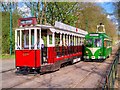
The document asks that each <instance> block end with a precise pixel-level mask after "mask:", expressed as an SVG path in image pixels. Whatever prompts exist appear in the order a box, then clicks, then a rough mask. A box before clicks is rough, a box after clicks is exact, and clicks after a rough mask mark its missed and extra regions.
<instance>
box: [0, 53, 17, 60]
mask: <svg viewBox="0 0 120 90" xmlns="http://www.w3.org/2000/svg"><path fill="white" fill-rule="evenodd" d="M14 58H15V55H14V54H13V55H9V54H2V55H0V59H3V60H4V59H14Z"/></svg>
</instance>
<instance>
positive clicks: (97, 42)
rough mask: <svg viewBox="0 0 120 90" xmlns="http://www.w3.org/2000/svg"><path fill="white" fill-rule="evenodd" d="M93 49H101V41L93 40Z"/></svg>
mask: <svg viewBox="0 0 120 90" xmlns="http://www.w3.org/2000/svg"><path fill="white" fill-rule="evenodd" d="M94 45H95V47H101V46H102V40H101V39H95V40H94Z"/></svg>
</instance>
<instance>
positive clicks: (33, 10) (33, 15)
mask: <svg viewBox="0 0 120 90" xmlns="http://www.w3.org/2000/svg"><path fill="white" fill-rule="evenodd" d="M33 16H34V2H33V0H32V17H33Z"/></svg>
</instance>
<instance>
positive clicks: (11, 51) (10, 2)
mask: <svg viewBox="0 0 120 90" xmlns="http://www.w3.org/2000/svg"><path fill="white" fill-rule="evenodd" d="M11 3H12V2H10V55H12V4H11Z"/></svg>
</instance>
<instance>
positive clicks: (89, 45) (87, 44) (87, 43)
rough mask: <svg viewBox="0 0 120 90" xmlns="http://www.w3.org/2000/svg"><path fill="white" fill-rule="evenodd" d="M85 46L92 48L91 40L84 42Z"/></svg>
mask: <svg viewBox="0 0 120 90" xmlns="http://www.w3.org/2000/svg"><path fill="white" fill-rule="evenodd" d="M85 45H86V46H87V47H92V39H88V40H86V41H85Z"/></svg>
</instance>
